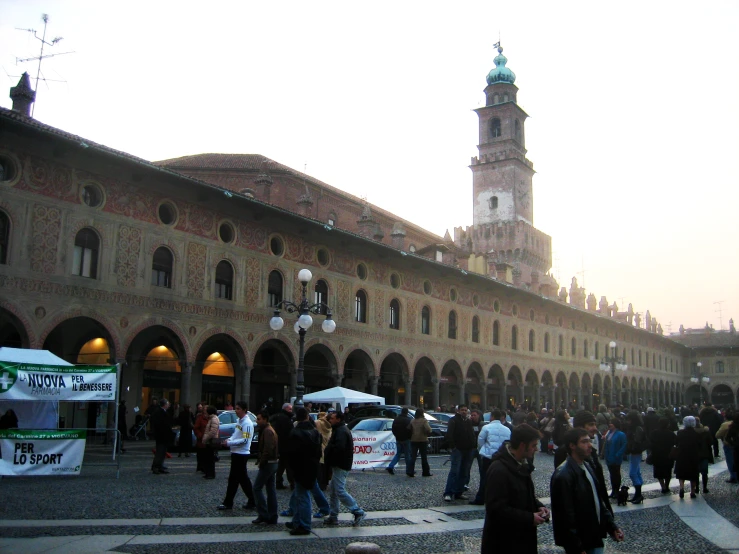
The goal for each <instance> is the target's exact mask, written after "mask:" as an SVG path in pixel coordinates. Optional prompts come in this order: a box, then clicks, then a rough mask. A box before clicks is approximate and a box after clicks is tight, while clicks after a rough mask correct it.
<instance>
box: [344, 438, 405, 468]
mask: <svg viewBox="0 0 739 554" xmlns="http://www.w3.org/2000/svg"><path fill="white" fill-rule="evenodd" d="M352 438H353V439H354V462H353V463H352V469H367V468H370V467H387V466H388V465H389V464H390V462H391V460H392V459H393V456H395V448H396V447H395V437H394V436H393V433H392V431H352Z"/></svg>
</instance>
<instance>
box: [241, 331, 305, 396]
mask: <svg viewBox="0 0 739 554" xmlns="http://www.w3.org/2000/svg"><path fill="white" fill-rule="evenodd" d="M285 338H286V337H284V336H280V335H278V333H270V334H268V335H266V337H263V340H261V341H259V343H257V344H256V345H255V346H254V347H253V361H252V362H251V364H250V369H251V377H250V381H249V387H250V391H249V401H250V403H251V405H252V406H260V407H261V406H262V405H264V404H267V405H271V406H272V407H273V408H274V407H276V406H280V405H282V404H284V403H285V402H289V401H290V399H291V398H292V397H293V396H295V395H296V387H297V371H296V369H295V368H297V365H298V356H297V355H296V354H295V350H294V349H293V347H292V344H290V343H288V342H286V341H285V340H284V339H285ZM291 342H293V341H291ZM295 342H297V341H295Z"/></svg>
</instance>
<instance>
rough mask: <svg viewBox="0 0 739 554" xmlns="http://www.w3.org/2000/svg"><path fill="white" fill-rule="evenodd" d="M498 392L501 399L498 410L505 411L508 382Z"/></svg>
mask: <svg viewBox="0 0 739 554" xmlns="http://www.w3.org/2000/svg"><path fill="white" fill-rule="evenodd" d="M500 392H501V395H502V396H503V398H501V405H500V406H499V408H500V409H501V410H505V409H507V408H508V382H504V383H503V386H501V387H500Z"/></svg>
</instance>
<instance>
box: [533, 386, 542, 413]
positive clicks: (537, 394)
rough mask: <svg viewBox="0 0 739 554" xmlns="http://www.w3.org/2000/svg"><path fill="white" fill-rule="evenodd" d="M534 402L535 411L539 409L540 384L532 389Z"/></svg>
mask: <svg viewBox="0 0 739 554" xmlns="http://www.w3.org/2000/svg"><path fill="white" fill-rule="evenodd" d="M534 402H535V403H536V411H537V413H538V412H540V411H541V385H540V386H538V387H536V390H535V391H534Z"/></svg>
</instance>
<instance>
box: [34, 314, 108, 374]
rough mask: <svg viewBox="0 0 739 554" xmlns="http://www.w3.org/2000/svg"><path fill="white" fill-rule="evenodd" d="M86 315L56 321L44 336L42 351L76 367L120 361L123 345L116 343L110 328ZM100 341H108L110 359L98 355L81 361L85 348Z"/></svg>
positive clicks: (58, 318) (65, 316)
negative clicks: (77, 365) (95, 341)
mask: <svg viewBox="0 0 739 554" xmlns="http://www.w3.org/2000/svg"><path fill="white" fill-rule="evenodd" d="M83 312H86V310H75V311H72V312H69V313H67V314H64V315H60V316H58V317H56V318H54V319H53V320H52V321H51V322H50V323H49V325H48V326H47V329H46V331H45V332H44V333H43V334H42V341H43V343H42V344H43V346H42V348H44V349H45V350H49V351H50V352H53V353H54V354H56V355H57V356H59V357H60V358H63V359H64V360H67V361H68V362H70V363H73V364H77V363H82V364H84V363H89V364H97V363H103V364H114V363H116V361H117V359H118V358H120V357H121V352H120V351H119V350H117V348H118V347H119V345H120V341H119V340H118V341H116V338H115V336H114V335H113V334H112V333H111V332H110V329H109V327H107V326H106V325H105V324H104V323H103V322H101V321H99V320H98V319H97V318H94V317H90V316H88V315H81V314H82V313H83ZM101 319H102V318H101ZM109 324H110V323H109V322H108V325H109ZM97 338H102V339H104V340H105V341H106V343H107V345H108V352H107V358H106V359H105V360H101V359H100V358H99V355H98V354H94V358H95V359H94V360H93V361H85V360H83V359H79V358H78V357H79V356H80V349H81V348H82V346H83V345H85V344H86V343H87V342H88V341H90V340H93V339H97Z"/></svg>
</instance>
